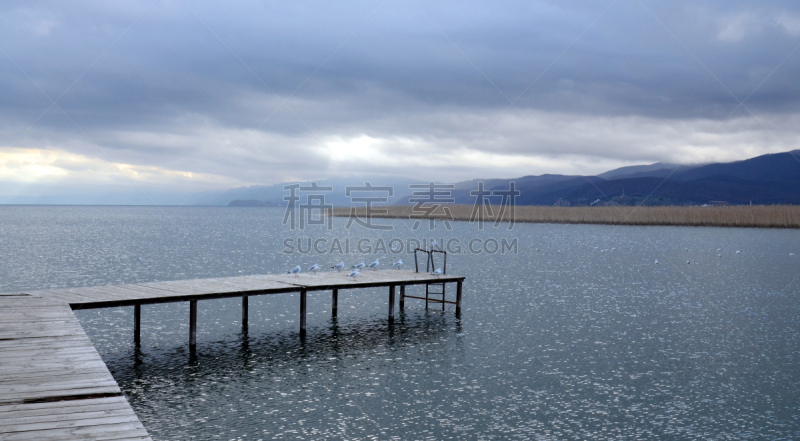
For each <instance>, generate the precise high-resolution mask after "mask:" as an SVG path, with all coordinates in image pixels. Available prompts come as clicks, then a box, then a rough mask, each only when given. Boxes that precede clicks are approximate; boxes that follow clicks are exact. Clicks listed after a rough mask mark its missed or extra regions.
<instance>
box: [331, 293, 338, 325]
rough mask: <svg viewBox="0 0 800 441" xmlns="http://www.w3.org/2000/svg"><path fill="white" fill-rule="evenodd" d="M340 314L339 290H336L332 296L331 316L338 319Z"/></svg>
mask: <svg viewBox="0 0 800 441" xmlns="http://www.w3.org/2000/svg"><path fill="white" fill-rule="evenodd" d="M338 313H339V290H338V289H336V288H334V289H333V294H332V295H331V316H332V317H334V318H335V317H336V315H337V314H338Z"/></svg>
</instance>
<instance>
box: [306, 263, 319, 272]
mask: <svg viewBox="0 0 800 441" xmlns="http://www.w3.org/2000/svg"><path fill="white" fill-rule="evenodd" d="M318 269H319V265H317V264H316V263H315V264H313V265H311V268H309V269H308V270H309V271H311V272H312V273H314V274H316V273H317V270H318Z"/></svg>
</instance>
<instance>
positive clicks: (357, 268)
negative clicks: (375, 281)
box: [286, 240, 443, 280]
mask: <svg viewBox="0 0 800 441" xmlns="http://www.w3.org/2000/svg"><path fill="white" fill-rule="evenodd" d="M437 246H438V244H437V243H436V241H435V240H432V241H431V243H430V250H431V251H433V250H436V247H437ZM391 250H392V251H393V252H398V251H400V247H399V246H398V245H397V244H396V243H395V244H394V245H392V248H391ZM386 257H388V256H384V257H377V258H375V261H374V262H372V263H370V264H367V263H366V262H365V261H363V260H362V261H361V262H359V263H357V264H355V265H352V266H351V267H350V270H352V271H351V272H350V273H349V274H347V276H348V277H351V278H353V279H354V280H355V279H356V278H357V277H358V275H359V274H360V273H361V271H362V270H363V271H368V270H370V269H371V270H372V271H378V267H379V266H380V265H381V259H385V258H386ZM345 266H346V265H345V263H344V262H343V261H342V262H339V263H337V264H336V265H333V266H332V267H330V269H332V270H334V271H336V272H342V270H344V269H345ZM402 266H403V259H397V260H395V261H394V262H392V264H391V265H389V267H390V268H392V269H395V270H399V269H400V267H402ZM320 268H321V267H320V266H319V264H318V263H315V264H313V265H311V266H310V267H309V268H308V270H307V272H309V273H312V274H316V273H317V271H320ZM301 272H302V268H301V267H300V265H297V266H295V267H294V268H292V269H290V270H289V271H287V272H286V274H294V275H295V276H298V275H299V274H300V273H301ZM442 274H443V271H442V269H441V268H436V269H435V270H433V271H432V272H431V275H433V276H439V275H442Z"/></svg>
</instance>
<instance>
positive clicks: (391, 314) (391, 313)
mask: <svg viewBox="0 0 800 441" xmlns="http://www.w3.org/2000/svg"><path fill="white" fill-rule="evenodd" d="M393 322H394V285H389V323H393Z"/></svg>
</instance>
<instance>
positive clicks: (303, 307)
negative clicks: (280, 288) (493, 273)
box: [300, 289, 306, 338]
mask: <svg viewBox="0 0 800 441" xmlns="http://www.w3.org/2000/svg"><path fill="white" fill-rule="evenodd" d="M305 336H306V290H305V289H303V290H300V337H303V338H304V337H305Z"/></svg>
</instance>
